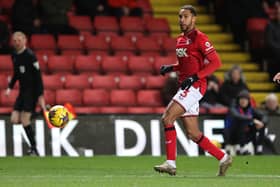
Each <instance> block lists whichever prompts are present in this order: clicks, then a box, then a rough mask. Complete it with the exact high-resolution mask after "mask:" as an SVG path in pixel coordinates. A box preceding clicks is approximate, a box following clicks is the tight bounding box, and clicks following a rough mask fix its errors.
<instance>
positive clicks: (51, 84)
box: [42, 74, 64, 90]
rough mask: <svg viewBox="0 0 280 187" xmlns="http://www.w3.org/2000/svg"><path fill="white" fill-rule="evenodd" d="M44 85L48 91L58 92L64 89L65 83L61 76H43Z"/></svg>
mask: <svg viewBox="0 0 280 187" xmlns="http://www.w3.org/2000/svg"><path fill="white" fill-rule="evenodd" d="M42 78H43V83H44V87H45V89H48V90H57V89H63V87H64V83H63V81H62V77H61V76H60V75H56V74H54V75H43V76H42Z"/></svg>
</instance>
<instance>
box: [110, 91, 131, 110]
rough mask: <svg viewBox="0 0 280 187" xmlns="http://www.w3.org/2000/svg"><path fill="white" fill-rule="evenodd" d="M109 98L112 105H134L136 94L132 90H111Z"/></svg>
mask: <svg viewBox="0 0 280 187" xmlns="http://www.w3.org/2000/svg"><path fill="white" fill-rule="evenodd" d="M110 100H111V105H112V106H135V105H136V96H135V92H134V91H133V90H112V91H111V94H110Z"/></svg>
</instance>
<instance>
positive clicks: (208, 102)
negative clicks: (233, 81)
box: [201, 75, 223, 109]
mask: <svg viewBox="0 0 280 187" xmlns="http://www.w3.org/2000/svg"><path fill="white" fill-rule="evenodd" d="M201 106H202V107H204V108H206V109H209V108H211V107H221V106H223V105H222V100H221V94H220V85H219V80H218V78H217V77H216V76H215V75H211V76H209V77H208V78H207V90H206V92H205V95H204V97H203V98H202V99H201Z"/></svg>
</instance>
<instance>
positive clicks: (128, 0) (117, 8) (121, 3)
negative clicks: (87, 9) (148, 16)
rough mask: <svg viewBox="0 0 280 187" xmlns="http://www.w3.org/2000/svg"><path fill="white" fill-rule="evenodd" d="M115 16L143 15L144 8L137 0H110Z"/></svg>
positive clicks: (109, 3)
mask: <svg viewBox="0 0 280 187" xmlns="http://www.w3.org/2000/svg"><path fill="white" fill-rule="evenodd" d="M108 5H109V6H110V9H111V12H112V14H113V16H116V17H118V18H120V17H122V16H142V14H143V13H142V9H141V8H140V7H138V5H137V0H108Z"/></svg>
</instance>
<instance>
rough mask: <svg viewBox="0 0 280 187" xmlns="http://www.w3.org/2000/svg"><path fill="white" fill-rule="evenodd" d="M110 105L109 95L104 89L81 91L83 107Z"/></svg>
mask: <svg viewBox="0 0 280 187" xmlns="http://www.w3.org/2000/svg"><path fill="white" fill-rule="evenodd" d="M109 103H110V93H109V92H108V91H107V90H105V89H85V90H84V91H83V104H84V106H94V107H96V106H107V105H109Z"/></svg>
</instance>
